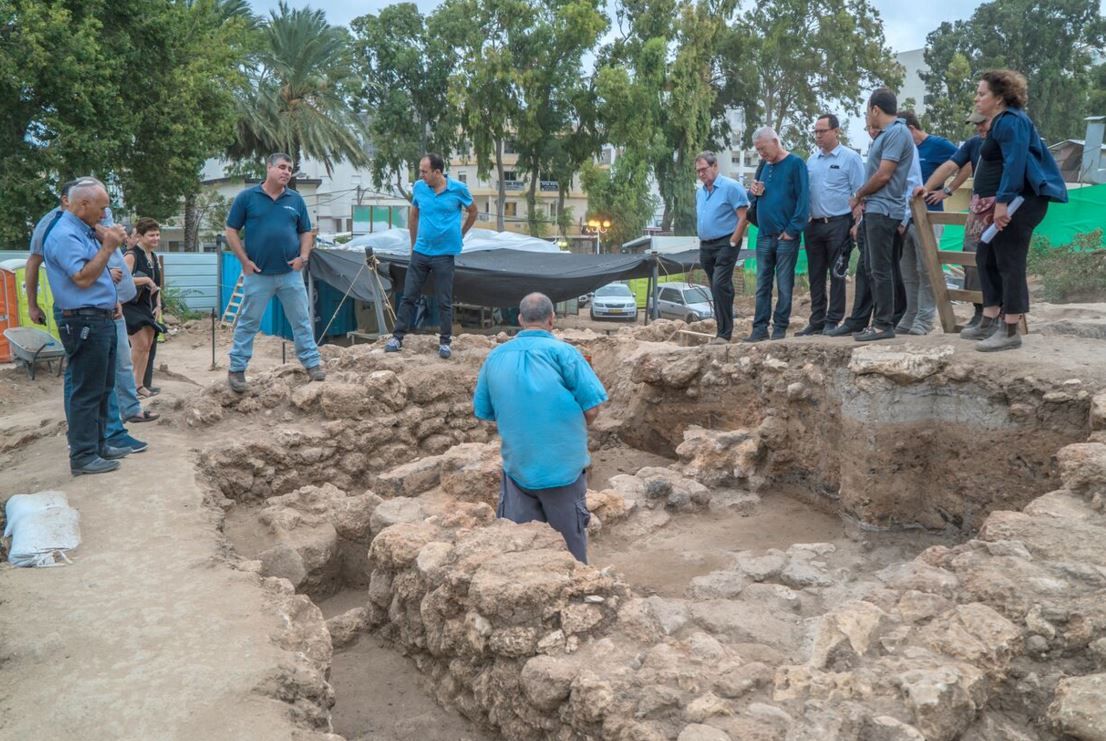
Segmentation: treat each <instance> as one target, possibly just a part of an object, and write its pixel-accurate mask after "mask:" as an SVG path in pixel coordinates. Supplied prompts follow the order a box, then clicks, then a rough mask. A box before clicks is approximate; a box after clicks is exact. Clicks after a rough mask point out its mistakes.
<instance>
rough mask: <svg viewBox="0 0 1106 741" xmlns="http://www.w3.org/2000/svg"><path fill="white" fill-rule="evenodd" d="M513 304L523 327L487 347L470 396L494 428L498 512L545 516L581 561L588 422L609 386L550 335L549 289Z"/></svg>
mask: <svg viewBox="0 0 1106 741" xmlns="http://www.w3.org/2000/svg"><path fill="white" fill-rule="evenodd" d="M518 308H519V324H520V325H521V326H522V331H521V332H519V333H518V335H517V336H516V337H515V338H514V339H513V340H511V341H510V342H508V343H506V344H503V345H500V346H499V347H497V348H495V349H494V350H492V351H491V352H490V353H489V354H488V357H487V359H486V360H485V361H484V366H483V367H482V368H481V369H480V375H479V377H478V379H477V381H476V392H475V394H474V396H473V409H474V411H475V413H476V416H477V417H478V418H480V419H483V420H487V421H490V422H495V423H496V426H497V427H498V428H499V437H500V441H501V448H500V449H501V451H502V455H503V479H502V482H501V484H500V490H499V506H498V508H497V510H496V514H497V515H498V516H499V517H503V518H505V519H508V520H512V521H513V522H518V523H524V522H547V523H549V524H550V525H551V526H552V527H553V529H555V530H557V531H558V532H559V533H561V535H562V536H564V539H565V544H566V545H567V546H568V550H569V551H570V552H571V553H572V555H573V556H575V557H576V559H577V560H578V561H580V562H582V563H587V560H588V556H587V548H588V534H587V524H588V521H589V520H590V519H591V515H590V514H589V513H588V509H587V504H586V501H585V496H586V495H587V491H588V482H587V475H586V474H585V472H584V469H585V468H587V466H588V464H590V463H591V458H590V456H589V455H588V430H587V427H588V425H589V424H591V422H592V421H593V420H594V419H595V417H596V415H598V414H599V405H600V404H602V403H603V402H605V401H606V400H607V392H606V390H605V389H604V388H603V384H602V383H601V382H600V381H599V378H598V377H597V376H596V375H595V371H593V370H592V369H591V365H589V364H588V361H587V360H585V359H584V356H583V355H582V354H581V353H580V351H579V350H577V349H576V348H575V347H573V346H572V345H569V344H568V343H566V342H562V341H561V340H558V339H556V338H555V337H553V334H552V331H553V302H552V301H550V299H549V297H548V296H545V295H543V294H540V293H531V294H530V295H528V296H526V297H525V298H524V299H522V302H521V303H519V307H518Z"/></svg>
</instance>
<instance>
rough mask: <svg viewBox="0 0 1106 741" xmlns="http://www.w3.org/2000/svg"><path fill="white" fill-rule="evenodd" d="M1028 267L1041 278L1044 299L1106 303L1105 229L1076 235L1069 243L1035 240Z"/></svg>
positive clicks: (1030, 250) (1042, 239)
mask: <svg viewBox="0 0 1106 741" xmlns="http://www.w3.org/2000/svg"><path fill="white" fill-rule="evenodd" d="M1027 266H1028V270H1029V273H1030V274H1031V275H1036V276H1037V277H1039V278H1040V279H1041V287H1042V289H1043V294H1044V299H1045V300H1046V301H1051V302H1054V303H1075V302H1084V301H1087V302H1090V301H1106V249H1103V242H1102V230H1101V229H1095V230H1094V231H1093V232H1084V233H1080V234H1076V235H1075V238H1074V239H1073V240H1072V241H1071V242H1069V243H1068V244H1059V245H1054V244H1052V242H1051V241H1050V240H1049V239H1048V238H1047V237H1044V236H1038V237H1034V238H1033V242H1032V244H1031V245H1030V246H1029V258H1028V260H1027Z"/></svg>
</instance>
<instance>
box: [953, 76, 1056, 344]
mask: <svg viewBox="0 0 1106 741" xmlns="http://www.w3.org/2000/svg"><path fill="white" fill-rule="evenodd" d="M1027 102H1028V90H1027V88H1026V82H1025V77H1024V76H1022V75H1021V74H1020V73H1018V72H1014V71H1012V70H992V71H990V72H984V73H983V75H982V76H981V78H980V80H979V85H978V87H977V88H976V92H975V110H976V112H977V113H979V114H981V115H982V116H986V117H987V118H989V119H990V120H991V130H990V133H989V134H988V136H987V138H986V139H985V140H984V142H983V146H982V149H981V151H980V160H979V169H980V172H978V173H976V174H975V177H976V180H977V181H978V180H980V179H982V180H983V181H984V182H985V183H987V184H988V187H987V189H986V190H987V192H976V193H975V196H973V204H972V211H973V213H975V214H977V215H978V216H982V217H983V218H981V219H979V222H982V224H986V223H987V222H990V226H992V228H991V229H989V230H987V231H986V232H985V233H984V234H983V235H982V237H981V239H980V244H979V250H978V252H977V253H976V266H977V267H978V269H979V280H980V283H981V287H982V289H983V320H982V321H981V322H980V323H979V324H978V325H977V326H975V327H971V328H969V329H965V330H964V331H963V332H961V333H960V336H961V337H964V338H965V339H971V340H982V341H981V342H980V343H979V345H978V346H977V347H976V349H978V350H980V351H983V352H993V351H996V350H1012V349H1014V348H1017V347H1020V346H1021V343H1022V341H1021V337H1020V336H1019V335H1018V324H1019V323H1020V322H1021V318H1022V315H1023V314H1025V313H1026V312H1028V311H1029V287H1028V285H1027V283H1026V276H1025V263H1026V257H1027V256H1028V254H1029V242H1030V240H1031V239H1032V237H1033V230H1034V229H1035V228H1036V227H1037V225H1038V224H1040V223H1041V220H1042V219H1044V217H1045V212H1046V211H1047V210H1048V203H1049V201H1056V202H1058V203H1064V202H1066V201H1067V200H1068V191H1067V188H1066V187H1065V185H1064V179H1063V178H1062V177H1061V176H1060V169H1059V168H1058V167H1057V166H1056V161H1055V160H1054V159H1053V158H1052V154H1051V153H1050V152H1049V151H1048V147H1046V146H1045V143H1044V141H1042V140H1041V135H1040V134H1038V133H1037V127H1036V126H1034V125H1033V122H1032V121H1031V120H1029V117H1028V116H1027V115H1026V114H1025V105H1026V103H1027ZM977 199H978V202H977ZM980 209H982V210H983V211H989V213H981V211H980ZM988 237H991V239H990V240H988V239H987V238H988Z"/></svg>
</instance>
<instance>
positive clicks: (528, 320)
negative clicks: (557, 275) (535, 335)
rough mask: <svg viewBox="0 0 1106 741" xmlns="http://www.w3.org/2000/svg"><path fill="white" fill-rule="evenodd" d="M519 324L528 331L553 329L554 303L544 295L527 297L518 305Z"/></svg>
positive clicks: (536, 294)
mask: <svg viewBox="0 0 1106 741" xmlns="http://www.w3.org/2000/svg"><path fill="white" fill-rule="evenodd" d="M518 323H519V324H520V325H522V327H523V328H526V329H552V328H553V302H552V301H550V300H549V297H548V296H546V295H545V294H544V293H531V294H528V295H526V296H525V297H524V298H523V299H522V301H520V302H519V304H518Z"/></svg>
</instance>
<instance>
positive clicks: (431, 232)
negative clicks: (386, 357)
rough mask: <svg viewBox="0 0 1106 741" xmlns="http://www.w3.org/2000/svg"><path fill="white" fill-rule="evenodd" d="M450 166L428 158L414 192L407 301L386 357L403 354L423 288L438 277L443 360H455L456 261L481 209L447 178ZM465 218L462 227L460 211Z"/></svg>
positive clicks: (462, 187)
mask: <svg viewBox="0 0 1106 741" xmlns="http://www.w3.org/2000/svg"><path fill="white" fill-rule="evenodd" d="M444 170H445V162H444V161H443V160H442V158H441V157H440V156H439V155H436V154H428V155H426V156H425V157H423V158H422V159H421V160H420V161H419V180H418V182H416V183H415V186H414V187H413V188H412V189H411V216H410V220H409V223H408V225H407V228H408V230H409V231H410V233H411V262H410V263H408V265H407V277H406V279H405V280H404V281H403V300H402V301H401V302H400V304H399V315H398V316H397V317H396V326H395V328H394V329H393V330H392V337H391V339H389V340H388V342H387V343H386V344H385V345H384V351H385V352H399V351H400V349H401V348H402V347H403V337H404V335H406V334H407V331H408V330H409V329H410V328H411V322H412V321H413V319H414V315H415V302H416V301H418V300H419V294H421V293H422V289H423V286H425V285H426V281H427V279H428V278H430V277H431V276H433V277H434V300H435V302H437V304H438V333H439V337H438V355H439V356H440V357H441V358H442V359H443V360H447V359H449V357H450V356H451V355H452V354H453V351H452V349H451V348H450V342H451V340H452V337H453V258H454V257H455V256H456V255H459V254H461V242H462V240H463V239H464V236H465V234H466V233H468V230H469V229H471V228H472V225H473V223H474V222H475V221H476V204H475V203H474V202H473V200H472V195H471V194H470V193H469V189H468V186H467V185H465V184H464V183H462V182H461V181H459V180H453V179H452V178H449V177H446V175H445V172H444ZM462 210H463V211H465V212H466V216H465V223H464V225H463V226H462V225H461V211H462Z"/></svg>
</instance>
